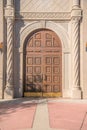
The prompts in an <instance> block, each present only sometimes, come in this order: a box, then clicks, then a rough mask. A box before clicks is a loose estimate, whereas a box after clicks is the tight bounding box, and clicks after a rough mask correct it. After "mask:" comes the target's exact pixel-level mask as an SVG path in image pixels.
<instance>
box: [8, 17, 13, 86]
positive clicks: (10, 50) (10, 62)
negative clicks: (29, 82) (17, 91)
mask: <svg viewBox="0 0 87 130" xmlns="http://www.w3.org/2000/svg"><path fill="white" fill-rule="evenodd" d="M7 87H9V88H12V87H13V20H12V19H9V18H8V19H7Z"/></svg>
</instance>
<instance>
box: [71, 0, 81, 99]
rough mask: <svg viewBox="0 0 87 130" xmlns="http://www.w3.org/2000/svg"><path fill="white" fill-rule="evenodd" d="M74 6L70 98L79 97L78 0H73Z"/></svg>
mask: <svg viewBox="0 0 87 130" xmlns="http://www.w3.org/2000/svg"><path fill="white" fill-rule="evenodd" d="M73 3H74V5H75V6H73V7H74V8H73V9H72V13H71V16H72V19H71V20H72V70H73V71H72V73H73V79H72V80H73V86H72V98H81V90H80V19H81V9H80V7H79V0H73ZM78 7H79V8H78Z"/></svg>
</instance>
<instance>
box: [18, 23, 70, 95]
mask: <svg viewBox="0 0 87 130" xmlns="http://www.w3.org/2000/svg"><path fill="white" fill-rule="evenodd" d="M38 29H49V30H52V31H54V32H55V33H56V34H57V35H58V37H59V38H60V40H61V44H62V91H63V97H65V96H67V97H69V96H70V95H69V93H68V91H66V88H65V82H66V83H67V81H65V80H66V78H65V75H66V74H65V73H66V72H65V67H66V68H68V67H69V74H68V77H67V78H68V80H69V81H71V80H70V77H71V76H70V74H71V70H70V68H71V67H70V56H68V57H67V58H68V62H69V65H68V64H67V63H66V62H64V61H65V58H66V55H69V54H70V53H71V52H70V39H69V35H68V33H67V31H66V30H65V29H64V28H63V27H62V26H61V25H58V24H56V23H54V22H51V21H38V22H32V23H29V24H28V25H26V26H25V27H24V28H23V29H22V30H21V32H20V48H19V53H20V77H19V79H20V82H19V83H20V84H19V86H20V87H19V88H20V90H19V91H20V94H21V95H20V96H23V54H24V52H23V51H24V44H25V41H26V38H27V36H28V35H29V34H30V33H31V32H33V31H35V30H38ZM67 58H66V59H67ZM67 65H68V66H67ZM66 76H67V75H66ZM67 88H68V89H69V88H70V83H68V86H67Z"/></svg>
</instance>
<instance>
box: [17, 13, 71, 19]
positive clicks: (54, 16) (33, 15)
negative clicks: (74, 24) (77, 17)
mask: <svg viewBox="0 0 87 130" xmlns="http://www.w3.org/2000/svg"><path fill="white" fill-rule="evenodd" d="M15 19H25V20H34V19H37V20H38V19H52V20H70V19H71V13H70V12H60V13H59V12H16V13H15Z"/></svg>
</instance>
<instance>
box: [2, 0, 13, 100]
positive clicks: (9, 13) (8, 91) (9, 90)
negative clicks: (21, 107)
mask: <svg viewBox="0 0 87 130" xmlns="http://www.w3.org/2000/svg"><path fill="white" fill-rule="evenodd" d="M12 3H13V0H7V6H6V9H5V18H6V20H7V79H6V82H7V84H6V88H5V93H4V98H13V97H14V86H13V23H14V8H13V5H12Z"/></svg>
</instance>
